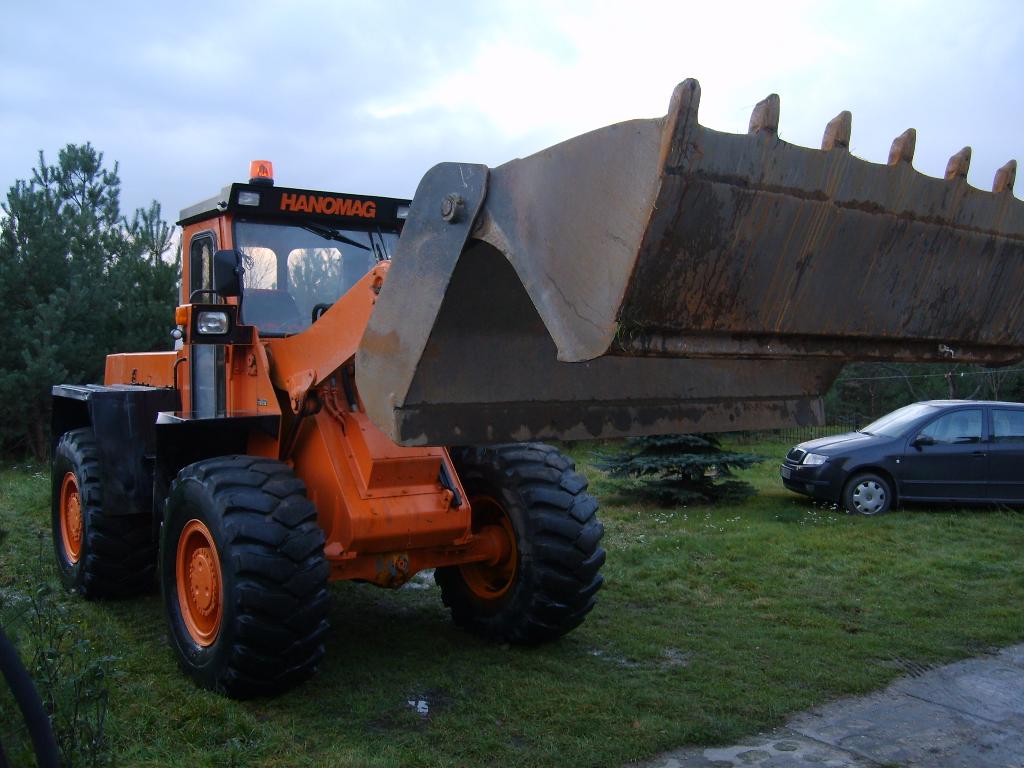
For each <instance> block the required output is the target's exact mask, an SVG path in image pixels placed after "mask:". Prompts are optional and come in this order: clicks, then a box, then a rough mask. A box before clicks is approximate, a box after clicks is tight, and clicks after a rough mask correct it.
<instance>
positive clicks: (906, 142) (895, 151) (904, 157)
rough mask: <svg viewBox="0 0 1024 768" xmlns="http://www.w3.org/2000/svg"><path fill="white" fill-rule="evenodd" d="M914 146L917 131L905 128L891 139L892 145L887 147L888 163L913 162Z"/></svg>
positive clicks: (915, 144)
mask: <svg viewBox="0 0 1024 768" xmlns="http://www.w3.org/2000/svg"><path fill="white" fill-rule="evenodd" d="M916 148H917V131H916V130H914V129H913V128H907V130H905V131H904V132H903V133H901V134H900V135H899V136H897V137H896V138H895V139H893V142H892V147H891V148H890V149H889V165H898V164H899V163H913V162H914V150H915V149H916Z"/></svg>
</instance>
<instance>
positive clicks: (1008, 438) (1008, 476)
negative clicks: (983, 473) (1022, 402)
mask: <svg viewBox="0 0 1024 768" xmlns="http://www.w3.org/2000/svg"><path fill="white" fill-rule="evenodd" d="M990 413H991V416H992V438H991V441H990V443H989V481H988V498H989V499H990V500H992V501H1005V502H1017V503H1019V502H1022V501H1024V409H1016V408H998V407H993V408H991V409H990Z"/></svg>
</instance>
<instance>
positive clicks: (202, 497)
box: [160, 456, 329, 698]
mask: <svg viewBox="0 0 1024 768" xmlns="http://www.w3.org/2000/svg"><path fill="white" fill-rule="evenodd" d="M328 574H329V567H328V565H327V561H326V559H325V558H324V535H323V532H322V531H321V530H320V528H319V526H318V525H317V521H316V508H315V507H314V506H313V503H312V502H311V501H309V499H307V498H306V487H305V485H304V484H303V482H302V481H301V480H299V479H298V478H296V477H295V476H294V475H293V474H292V471H291V469H290V468H289V467H288V466H287V465H286V464H284V463H282V462H279V461H274V460H272V459H265V458H260V457H256V456H224V457H220V458H216V459H208V460H205V461H200V462H197V463H195V464H191V465H189V466H187V467H185V468H184V469H182V470H181V472H179V473H178V477H177V479H176V480H175V481H174V482H173V483H172V484H171V489H170V494H169V496H168V499H167V508H166V511H165V513H164V524H163V528H162V531H161V535H160V585H161V591H162V592H163V599H164V608H165V610H166V613H167V620H168V625H169V629H170V636H171V644H172V645H173V647H174V650H175V652H176V653H177V656H178V660H179V662H180V664H181V666H182V668H183V669H184V670H185V671H186V672H187V673H188V674H189V675H190V676H191V677H192V678H193V679H194V680H195V681H196V682H197V683H198V684H199V685H201V686H202V687H204V688H210V689H212V690H216V691H221V692H224V693H226V694H227V695H228V696H231V697H232V698H250V697H253V696H267V695H273V694H276V693H280V692H282V691H284V690H286V689H288V688H291V687H292V686H295V685H297V684H298V683H300V682H302V681H303V680H305V679H306V678H308V677H309V676H310V675H312V674H313V672H314V671H315V670H316V667H317V664H318V663H319V662H320V660H321V659H322V658H323V655H324V646H323V637H324V633H325V632H326V631H327V606H328V592H327V577H328Z"/></svg>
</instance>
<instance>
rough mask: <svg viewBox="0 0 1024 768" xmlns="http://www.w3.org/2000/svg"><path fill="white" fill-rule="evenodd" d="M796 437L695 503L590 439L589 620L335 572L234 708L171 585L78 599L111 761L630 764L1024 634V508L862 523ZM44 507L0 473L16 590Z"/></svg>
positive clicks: (33, 557)
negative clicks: (512, 628) (512, 640)
mask: <svg viewBox="0 0 1024 768" xmlns="http://www.w3.org/2000/svg"><path fill="white" fill-rule="evenodd" d="M788 447H789V445H788V444H787V445H783V444H779V443H769V444H762V445H757V446H752V447H751V446H743V449H744V450H747V449H750V450H752V451H754V452H758V453H761V454H763V455H765V456H768V457H770V460H769V461H766V462H765V463H764V464H762V465H760V466H759V467H756V468H754V469H751V470H748V471H746V472H744V473H742V475H743V477H744V478H745V479H747V480H749V481H750V482H752V483H754V484H755V485H756V486H757V488H758V490H759V493H758V495H757V496H755V497H754V498H752V499H749V500H748V501H746V502H744V503H740V504H732V505H728V506H717V507H711V508H708V507H687V508H679V509H657V508H654V507H646V506H637V505H631V504H619V503H615V499H614V493H613V489H612V486H611V485H610V484H609V482H608V481H607V480H606V479H605V478H603V477H602V476H601V474H600V473H599V472H598V471H596V470H594V469H593V468H592V467H590V459H591V456H592V451H593V449H592V447H590V446H579V447H576V448H575V449H573V452H574V454H575V456H576V458H577V460H578V461H579V463H580V465H581V467H582V469H583V470H584V471H585V472H587V474H588V475H589V476H590V477H591V481H592V483H591V488H592V490H594V491H595V492H596V493H597V495H598V496H599V497H601V498H602V499H603V500H604V504H603V512H602V514H601V516H602V519H603V521H604V524H605V527H606V534H605V539H604V546H605V548H606V549H607V551H608V562H607V565H606V566H605V569H604V574H605V578H606V585H605V588H604V589H603V591H602V592H601V593H600V597H599V602H598V605H597V608H596V609H595V610H594V612H593V613H592V614H591V615H590V617H589V619H588V620H587V621H586V622H585V623H584V624H583V626H582V627H580V628H579V629H577V630H576V631H575V632H573V633H571V634H570V635H568V636H567V637H565V638H563V639H562V640H560V641H559V642H556V643H554V644H551V645H547V646H544V647H541V648H535V649H521V648H515V647H513V648H509V647H499V646H492V645H487V644H485V643H483V642H481V641H478V640H477V639H475V638H474V637H472V636H469V635H467V634H464V633H463V632H461V631H459V630H457V629H456V628H455V627H453V626H452V625H451V623H450V622H449V621H448V617H447V613H446V611H445V609H444V608H443V606H442V605H441V600H440V594H439V591H438V590H437V589H436V588H435V587H434V586H433V582H432V580H430V581H429V582H428V581H427V580H417V582H415V583H414V584H412V585H409V586H407V587H405V588H403V589H401V590H398V591H394V592H391V591H385V590H380V589H377V588H374V587H370V586H366V585H358V584H346V583H341V584H336V585H334V587H333V595H334V602H333V607H332V609H331V616H330V619H331V624H332V632H331V634H330V636H329V639H328V647H327V658H326V660H325V662H324V664H323V665H322V666H321V668H320V670H319V672H318V674H317V675H316V676H315V677H314V678H313V680H311V681H310V682H309V683H306V684H305V685H303V686H301V687H300V688H298V689H297V690H294V691H292V692H291V693H289V694H287V695H285V696H282V697H280V698H278V699H274V700H265V701H257V702H247V703H237V702H233V701H228V700H226V699H223V698H221V697H218V696H216V695H213V694H210V693H207V692H205V691H200V690H198V689H196V688H195V687H194V686H193V685H192V684H191V683H190V682H189V681H188V680H187V679H186V678H185V677H184V676H183V675H182V674H181V673H179V672H178V670H177V668H176V666H175V662H174V659H173V657H172V653H171V650H170V647H169V645H168V644H167V642H166V640H165V630H164V620H163V615H162V610H161V606H160V601H159V598H158V597H157V596H156V595H153V596H150V597H147V598H144V599H141V600H136V601H131V602H124V603H99V604H87V603H84V602H82V601H78V600H73V599H68V600H67V601H66V602H67V605H68V606H69V610H70V615H71V617H72V618H73V619H74V620H75V621H77V622H79V624H80V627H81V631H82V632H83V633H84V634H85V636H87V637H88V638H90V640H91V642H92V643H93V645H94V647H95V649H96V652H97V653H101V654H104V655H111V656H114V657H117V658H116V661H115V662H114V668H115V673H116V679H115V684H114V685H113V689H112V696H111V701H110V710H109V717H108V723H107V727H108V730H109V733H110V737H111V739H112V742H113V746H114V752H115V757H116V762H117V764H119V765H132V766H134V765H161V766H162V765H181V766H188V767H189V768H194V767H195V766H200V765H203V766H205V765H217V766H219V765H224V766H227V765H254V766H256V765H258V766H320V765H324V766H327V765H330V766H347V765H358V766H363V765H366V766H418V765H444V766H449V765H450V766H461V765H466V766H476V765H485V766H491V765H493V766H541V765H573V766H616V765H622V764H624V763H627V762H629V761H631V760H638V759H641V758H646V757H650V756H651V755H653V754H655V753H657V752H659V751H661V750H665V749H669V748H673V747H679V746H683V745H686V744H713V743H719V742H726V741H729V740H733V739H736V738H738V737H740V736H743V735H746V734H750V733H753V732H756V731H758V730H759V729H764V728H768V727H771V726H775V725H778V724H779V723H781V722H782V721H783V720H784V719H785V717H786V716H787V715H788V714H790V713H792V712H794V711H797V710H802V709H805V708H807V707H810V706H813V705H815V704H819V703H821V702H824V701H826V700H828V699H831V698H834V697H837V696H840V695H844V694H856V693H863V692H866V691H870V690H872V689H875V688H878V687H880V686H882V685H884V684H885V683H886V682H887V681H889V680H891V679H892V678H894V677H896V676H899V675H901V674H904V673H905V671H906V670H907V669H913V668H915V667H916V666H917V665H926V664H932V663H937V662H945V661H949V660H951V659H956V658H961V657H965V656H970V655H974V654H978V653H981V652H984V651H986V650H989V649H991V648H993V647H997V646H1001V645H1006V644H1010V643H1015V642H1021V641H1022V640H1024V611H1022V606H1024V514H1022V513H1021V512H1018V511H1007V510H996V509H975V510H967V511H963V510H950V509H936V510H931V509H920V508H918V509H913V510H910V511H897V512H894V513H892V514H889V515H887V516H885V517H883V518H878V519H870V518H867V519H863V518H855V517H850V516H847V515H845V514H843V513H842V512H841V511H839V510H836V509H832V508H828V507H824V506H815V505H813V504H811V503H810V502H808V501H806V500H804V499H801V498H798V497H796V496H795V495H793V494H791V493H789V492H787V491H785V490H783V488H782V486H781V484H780V482H779V480H778V460H779V459H780V458H781V457H782V455H783V453H784V451H785V450H786V449H787V448H788ZM48 510H49V485H48V479H47V476H46V474H45V470H40V469H39V468H27V469H26V468H24V467H22V468H13V469H11V468H9V469H6V470H3V471H2V472H0V529H6V530H7V531H8V534H9V535H8V537H7V539H6V541H5V542H4V544H2V545H0V590H3V591H2V592H0V600H3V599H4V596H6V602H7V603H8V604H9V603H10V601H11V598H12V597H13V596H14V595H15V593H19V592H20V593H26V592H28V591H29V590H31V589H32V588H33V586H34V585H35V584H36V583H37V582H38V580H39V579H40V578H48V579H53V578H54V576H53V574H54V569H55V567H54V566H53V565H52V554H51V551H50V549H49V522H48V521H49V511H48ZM40 538H42V539H44V540H45V541H43V542H40ZM41 547H43V548H44V550H45V554H44V555H43V559H44V562H43V563H42V564H40V556H39V555H38V552H39V550H40V548H41ZM40 574H42V576H41V575H40Z"/></svg>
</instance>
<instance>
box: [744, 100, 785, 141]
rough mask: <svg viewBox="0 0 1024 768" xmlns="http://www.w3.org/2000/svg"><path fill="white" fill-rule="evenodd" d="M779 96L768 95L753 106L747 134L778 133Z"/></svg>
mask: <svg viewBox="0 0 1024 768" xmlns="http://www.w3.org/2000/svg"><path fill="white" fill-rule="evenodd" d="M779 106H780V104H779V94H777V93H772V94H769V95H768V97H767V98H764V99H761V101H759V102H757V104H755V105H754V111H753V112H752V113H751V114H750V127H749V128H747V133H762V132H767V133H778V132H779Z"/></svg>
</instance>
